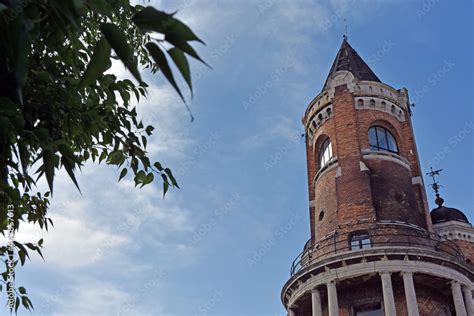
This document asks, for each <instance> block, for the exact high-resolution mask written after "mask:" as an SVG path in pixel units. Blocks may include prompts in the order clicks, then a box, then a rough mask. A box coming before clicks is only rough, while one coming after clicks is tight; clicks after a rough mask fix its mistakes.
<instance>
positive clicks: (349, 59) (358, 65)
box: [323, 35, 380, 90]
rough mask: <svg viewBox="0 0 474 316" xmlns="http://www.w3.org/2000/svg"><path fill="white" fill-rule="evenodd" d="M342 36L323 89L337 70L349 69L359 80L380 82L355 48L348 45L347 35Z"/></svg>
mask: <svg viewBox="0 0 474 316" xmlns="http://www.w3.org/2000/svg"><path fill="white" fill-rule="evenodd" d="M343 37H344V39H343V40H342V44H341V48H339V51H338V52H337V55H336V59H335V60H334V63H333V64H332V66H331V70H330V71H329V74H328V77H327V79H326V82H325V83H324V87H323V90H324V89H326V88H327V84H328V81H329V78H330V77H331V76H332V75H333V74H334V73H335V72H336V71H339V70H346V71H349V72H351V73H352V74H353V75H354V77H356V78H357V79H359V80H369V81H376V82H380V79H379V78H378V77H377V76H376V75H375V73H374V72H373V71H372V69H370V67H369V66H368V65H367V64H366V63H365V61H364V60H363V59H362V58H361V57H360V56H359V54H357V52H356V51H355V49H353V48H352V47H351V45H349V42H348V41H347V36H346V35H344V36H343Z"/></svg>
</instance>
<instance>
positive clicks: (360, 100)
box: [357, 99, 364, 108]
mask: <svg viewBox="0 0 474 316" xmlns="http://www.w3.org/2000/svg"><path fill="white" fill-rule="evenodd" d="M357 106H358V107H360V108H363V107H364V100H362V99H359V100H358V101H357Z"/></svg>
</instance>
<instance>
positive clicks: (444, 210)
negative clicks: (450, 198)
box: [431, 205, 469, 224]
mask: <svg viewBox="0 0 474 316" xmlns="http://www.w3.org/2000/svg"><path fill="white" fill-rule="evenodd" d="M431 221H432V222H433V224H438V223H442V222H448V221H458V222H464V223H469V221H468V219H467V217H466V215H464V213H463V212H461V211H460V210H458V209H456V208H451V207H446V206H443V205H441V206H439V207H437V208H435V209H433V210H432V211H431Z"/></svg>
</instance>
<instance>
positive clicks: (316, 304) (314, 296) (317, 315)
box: [311, 289, 323, 316]
mask: <svg viewBox="0 0 474 316" xmlns="http://www.w3.org/2000/svg"><path fill="white" fill-rule="evenodd" d="M311 302H312V305H313V314H312V315H313V316H323V311H322V308H321V295H320V294H319V291H318V289H313V290H312V291H311Z"/></svg>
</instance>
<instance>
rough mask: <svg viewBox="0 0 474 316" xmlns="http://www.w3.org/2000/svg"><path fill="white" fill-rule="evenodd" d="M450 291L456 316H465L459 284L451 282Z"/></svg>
mask: <svg viewBox="0 0 474 316" xmlns="http://www.w3.org/2000/svg"><path fill="white" fill-rule="evenodd" d="M451 291H452V292H453V301H454V308H455V310H456V316H467V313H466V307H465V306H464V299H463V298H462V291H461V284H460V283H459V282H457V281H451Z"/></svg>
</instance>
